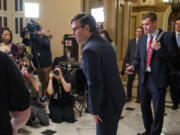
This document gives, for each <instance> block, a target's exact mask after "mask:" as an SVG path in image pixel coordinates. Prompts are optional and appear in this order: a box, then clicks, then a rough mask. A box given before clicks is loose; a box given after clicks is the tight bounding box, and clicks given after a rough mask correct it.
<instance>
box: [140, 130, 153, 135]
mask: <svg viewBox="0 0 180 135" xmlns="http://www.w3.org/2000/svg"><path fill="white" fill-rule="evenodd" d="M137 135H150V134H149V133H147V132H146V131H145V132H143V133H137Z"/></svg>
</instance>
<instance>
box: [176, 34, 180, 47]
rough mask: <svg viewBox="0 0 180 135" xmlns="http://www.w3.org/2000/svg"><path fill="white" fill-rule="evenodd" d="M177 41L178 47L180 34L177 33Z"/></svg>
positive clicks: (179, 45)
mask: <svg viewBox="0 0 180 135" xmlns="http://www.w3.org/2000/svg"><path fill="white" fill-rule="evenodd" d="M176 41H177V44H178V47H180V34H177V37H176Z"/></svg>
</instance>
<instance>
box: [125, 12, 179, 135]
mask: <svg viewBox="0 0 180 135" xmlns="http://www.w3.org/2000/svg"><path fill="white" fill-rule="evenodd" d="M142 25H143V28H144V32H145V33H147V34H145V35H144V36H142V37H140V38H139V40H138V44H137V48H136V52H135V58H134V60H133V62H132V64H131V66H129V67H128V68H127V69H126V72H127V73H128V74H133V71H134V70H135V69H136V68H137V67H139V84H140V87H141V88H140V90H141V111H142V116H143V122H144V127H145V132H144V133H138V135H160V134H161V131H162V126H163V118H164V111H165V94H166V88H167V81H168V79H167V75H168V64H167V63H168V61H171V60H173V59H175V58H176V53H175V48H174V47H173V45H170V40H169V38H170V36H169V34H168V33H164V34H163V36H162V37H161V38H160V39H159V36H160V35H161V34H160V33H161V32H162V31H161V30H160V29H157V16H156V14H155V13H153V12H148V13H147V14H144V15H143V17H142ZM151 100H152V103H153V110H154V114H152V109H151Z"/></svg>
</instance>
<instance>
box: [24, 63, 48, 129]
mask: <svg viewBox="0 0 180 135" xmlns="http://www.w3.org/2000/svg"><path fill="white" fill-rule="evenodd" d="M28 67H29V65H28V64H27V63H26V62H22V63H20V68H21V73H22V75H23V76H24V79H25V80H26V82H27V85H28V88H29V92H30V95H31V116H30V118H29V121H28V124H29V125H32V122H33V121H32V120H33V119H34V120H35V118H37V119H38V120H39V122H40V124H41V125H43V126H48V125H49V118H48V116H47V115H46V110H45V108H44V107H42V105H41V104H40V103H39V101H38V99H37V97H38V92H39V84H38V81H37V80H36V79H35V76H34V75H33V74H32V73H29V72H28Z"/></svg>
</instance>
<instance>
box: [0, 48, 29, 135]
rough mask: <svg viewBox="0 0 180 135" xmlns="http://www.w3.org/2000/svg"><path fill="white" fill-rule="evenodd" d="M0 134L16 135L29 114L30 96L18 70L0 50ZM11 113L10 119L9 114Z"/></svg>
mask: <svg viewBox="0 0 180 135" xmlns="http://www.w3.org/2000/svg"><path fill="white" fill-rule="evenodd" d="M0 63H1V66H0V90H1V94H0V108H1V111H0V134H1V135H12V134H13V135H17V131H18V129H19V128H22V127H23V126H24V124H25V123H26V122H27V120H28V118H29V115H30V96H29V92H28V88H27V86H26V84H25V81H24V79H23V77H22V75H21V72H20V70H19V69H18V67H17V66H16V64H15V63H14V62H13V61H12V59H11V58H10V57H9V56H8V55H7V54H5V53H3V52H1V51H0ZM9 112H10V113H11V116H12V117H11V120H10V116H9Z"/></svg>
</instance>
